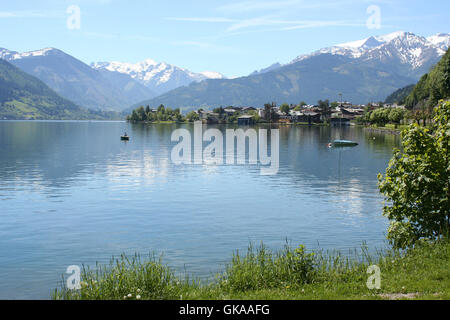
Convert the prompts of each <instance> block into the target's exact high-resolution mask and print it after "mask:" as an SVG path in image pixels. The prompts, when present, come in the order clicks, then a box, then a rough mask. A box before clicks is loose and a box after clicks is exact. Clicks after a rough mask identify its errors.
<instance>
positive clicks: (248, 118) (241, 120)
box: [238, 114, 254, 126]
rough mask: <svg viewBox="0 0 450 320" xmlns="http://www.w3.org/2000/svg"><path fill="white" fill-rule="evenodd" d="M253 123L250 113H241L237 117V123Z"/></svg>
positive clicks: (244, 124)
mask: <svg viewBox="0 0 450 320" xmlns="http://www.w3.org/2000/svg"><path fill="white" fill-rule="evenodd" d="M252 124H254V121H253V117H252V116H251V115H247V114H246V115H243V116H240V117H239V118H238V125H240V126H249V125H252Z"/></svg>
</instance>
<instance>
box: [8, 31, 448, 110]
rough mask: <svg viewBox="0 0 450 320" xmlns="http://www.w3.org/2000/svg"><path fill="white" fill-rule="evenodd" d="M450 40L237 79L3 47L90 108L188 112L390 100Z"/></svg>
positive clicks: (325, 53) (345, 47) (439, 37)
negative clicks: (162, 107)
mask: <svg viewBox="0 0 450 320" xmlns="http://www.w3.org/2000/svg"><path fill="white" fill-rule="evenodd" d="M449 44H450V35H449V34H446V33H440V34H436V35H433V36H430V37H427V38H426V37H422V36H418V35H415V34H413V33H409V32H394V33H391V34H387V35H382V36H373V37H369V38H366V39H362V40H358V41H353V42H348V43H344V44H338V45H335V46H332V47H327V48H323V49H320V50H317V51H315V52H312V53H310V54H305V55H300V56H298V57H296V58H295V59H293V60H292V61H291V62H289V63H286V64H281V63H279V62H276V63H274V64H272V65H271V66H269V67H267V68H263V69H261V70H259V71H255V72H253V73H251V74H250V75H248V76H244V77H239V78H234V79H226V78H225V77H224V76H223V75H222V74H220V73H217V72H200V73H196V72H192V71H189V70H187V69H184V68H181V67H177V66H174V65H170V64H168V63H165V62H156V61H154V60H152V59H146V60H144V61H142V62H138V63H127V62H94V63H91V64H90V65H88V64H86V63H84V62H82V61H80V60H78V59H77V58H75V57H73V56H71V55H69V54H67V53H65V52H63V51H61V50H59V49H56V48H46V49H41V50H36V51H30V52H23V53H19V52H15V51H11V50H8V49H0V58H2V59H4V60H6V61H8V62H10V63H11V64H13V65H15V66H16V67H18V68H19V69H20V70H22V71H24V72H26V73H27V74H29V75H32V76H34V77H36V78H38V79H39V80H41V81H42V82H43V83H45V84H46V85H47V86H48V87H49V88H50V89H52V90H54V91H55V92H56V93H57V94H58V95H60V96H61V97H63V98H64V99H67V100H70V101H73V103H74V105H78V106H81V107H84V108H89V109H93V110H116V111H122V110H128V109H129V108H130V106H131V108H134V107H136V106H139V105H150V106H152V107H156V106H158V105H160V104H164V105H166V106H169V107H172V108H177V107H178V108H181V109H184V110H186V109H193V108H200V107H202V108H213V107H217V106H228V105H235V106H256V107H260V106H262V105H263V104H264V103H267V102H272V101H275V102H277V103H284V102H286V103H298V102H299V101H306V102H308V103H315V102H317V100H319V99H330V100H336V99H338V98H337V97H338V94H339V93H342V94H343V98H344V99H345V100H348V101H351V102H353V103H367V102H369V101H383V100H384V99H385V98H386V97H387V96H388V95H389V94H391V93H392V92H394V91H395V90H397V89H399V88H402V87H405V86H407V85H410V84H412V83H416V82H417V80H418V79H419V78H420V77H421V76H422V75H423V74H425V73H427V72H428V71H429V70H430V68H431V67H432V66H433V65H434V64H436V63H437V62H438V61H439V60H440V58H441V57H442V56H443V55H444V53H445V52H446V50H447V49H448V47H449Z"/></svg>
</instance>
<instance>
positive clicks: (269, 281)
mask: <svg viewBox="0 0 450 320" xmlns="http://www.w3.org/2000/svg"><path fill="white" fill-rule="evenodd" d="M316 264H317V261H316V257H315V253H314V252H311V253H307V252H306V251H305V247H304V246H303V245H301V246H299V247H298V248H297V249H295V250H292V249H291V248H290V247H289V246H286V247H285V248H284V250H283V251H281V252H278V253H276V254H273V253H272V252H271V251H270V250H268V249H267V248H266V247H265V246H264V245H263V244H261V246H260V247H258V248H257V249H256V250H255V249H254V248H253V246H250V247H249V249H248V251H247V254H246V255H245V256H240V255H239V254H238V253H237V254H235V255H234V256H233V259H232V261H231V264H229V265H228V266H227V268H226V271H225V274H224V275H223V277H225V278H226V279H222V281H221V282H222V284H223V282H224V280H226V281H225V283H226V287H227V289H229V290H232V291H246V290H258V289H267V288H275V287H280V286H283V285H286V284H290V285H291V286H293V285H301V284H304V283H309V282H311V281H312V279H313V277H314V274H315V269H314V268H315V267H316Z"/></svg>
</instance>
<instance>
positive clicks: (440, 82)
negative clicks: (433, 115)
mask: <svg viewBox="0 0 450 320" xmlns="http://www.w3.org/2000/svg"><path fill="white" fill-rule="evenodd" d="M449 97H450V49H448V50H447V52H446V54H445V55H444V56H443V57H442V59H441V60H440V61H439V63H438V64H437V65H436V66H435V67H434V68H433V70H431V71H430V73H428V74H425V75H423V76H422V78H420V80H419V82H418V83H417V84H416V86H415V87H414V89H413V90H412V92H411V94H410V95H409V96H408V97H407V98H406V99H405V104H406V106H407V107H409V108H413V107H415V106H416V105H417V104H418V103H420V102H422V103H423V102H425V103H426V105H427V106H431V107H434V106H435V105H436V104H437V103H438V101H439V100H440V99H446V98H449Z"/></svg>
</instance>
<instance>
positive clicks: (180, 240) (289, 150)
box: [0, 121, 399, 299]
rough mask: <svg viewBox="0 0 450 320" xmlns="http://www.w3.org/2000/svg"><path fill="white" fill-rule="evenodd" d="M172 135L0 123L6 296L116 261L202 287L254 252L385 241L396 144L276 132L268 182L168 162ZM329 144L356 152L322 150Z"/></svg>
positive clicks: (92, 125)
mask: <svg viewBox="0 0 450 320" xmlns="http://www.w3.org/2000/svg"><path fill="white" fill-rule="evenodd" d="M183 126H184V127H186V128H188V129H191V130H192V128H193V127H192V126H189V125H183ZM175 128H177V126H176V125H140V124H137V125H131V124H127V123H124V122H25V121H24V122H7V121H3V122H0V168H1V170H0V298H1V299H13V298H37V299H47V298H49V297H50V294H51V292H52V290H54V288H56V287H57V286H58V284H59V282H60V280H61V275H62V274H63V273H64V272H65V270H66V268H67V266H69V265H74V264H77V265H82V264H85V265H94V266H95V262H96V261H99V262H102V263H106V262H108V261H109V259H110V257H111V256H112V255H119V254H121V253H127V254H133V253H135V252H139V253H141V254H144V255H145V254H148V253H151V252H154V253H156V254H160V253H164V258H163V259H164V261H165V262H166V263H168V264H169V265H170V266H172V267H174V268H175V269H176V270H178V271H180V272H183V271H184V269H186V271H187V272H188V273H190V274H194V275H196V276H200V277H208V276H210V275H211V274H212V273H215V272H217V271H220V270H221V269H222V268H223V266H224V263H225V262H226V261H227V260H228V259H229V258H230V257H231V255H232V253H233V252H234V251H235V250H236V249H240V250H244V249H246V248H247V246H248V244H249V242H255V243H259V242H260V241H264V242H265V243H266V244H267V245H268V246H269V247H271V248H274V249H276V248H281V247H282V246H283V245H284V244H285V241H286V239H288V240H289V241H291V243H292V245H298V244H300V243H303V244H305V245H306V246H307V247H308V248H317V247H320V248H325V249H328V248H330V249H331V248H335V249H342V250H344V251H345V250H347V249H349V248H358V247H359V246H360V245H361V243H362V242H363V241H366V242H367V244H368V245H369V246H370V247H372V248H374V247H377V248H381V247H383V246H385V245H386V244H385V241H384V237H385V230H386V227H387V221H386V219H385V218H383V217H382V215H381V208H382V198H381V196H380V195H379V193H378V190H377V178H376V176H377V173H378V172H384V170H385V168H386V166H387V163H388V161H389V159H390V157H391V154H392V148H393V147H394V146H398V144H399V141H398V139H399V138H398V137H395V136H392V135H380V134H373V133H368V132H366V131H364V130H362V129H360V128H353V127H352V128H341V129H339V128H337V129H333V128H331V129H330V128H327V127H311V128H309V127H293V128H290V127H281V128H280V169H279V172H278V174H277V175H274V176H261V175H260V174H259V173H260V170H259V167H258V166H248V165H247V166H237V165H236V166H226V165H223V166H206V165H185V166H175V165H173V164H172V163H171V161H170V152H171V148H172V147H173V146H174V145H175V143H172V142H171V141H170V135H171V133H172V131H173V130H174V129H175ZM219 128H221V129H224V128H223V127H219ZM123 131H127V132H128V134H129V135H130V136H131V141H130V142H122V141H120V139H119V136H120V135H121V134H122V133H123ZM374 137H375V139H373V138H374ZM335 138H342V139H352V140H355V141H357V142H359V143H360V145H359V146H358V147H356V148H352V149H350V150H341V151H338V150H337V149H328V148H327V146H326V143H328V142H329V141H330V139H335Z"/></svg>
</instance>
